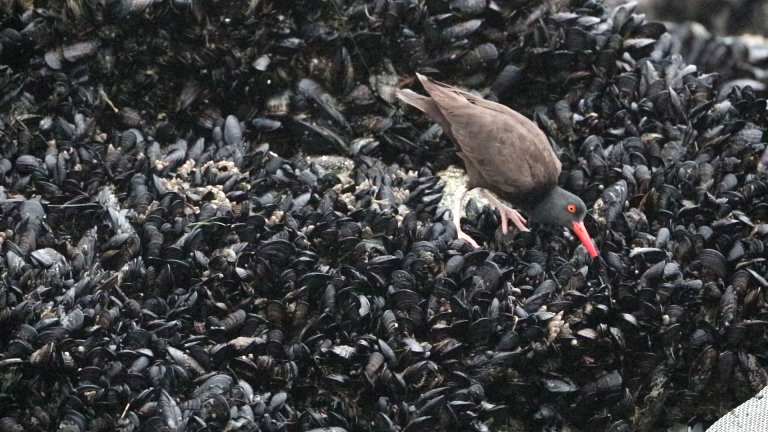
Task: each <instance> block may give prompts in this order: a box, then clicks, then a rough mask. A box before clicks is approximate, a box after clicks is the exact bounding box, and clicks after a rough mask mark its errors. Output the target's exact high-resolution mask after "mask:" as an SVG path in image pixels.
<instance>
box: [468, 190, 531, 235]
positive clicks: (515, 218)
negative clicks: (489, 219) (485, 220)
mask: <svg viewBox="0 0 768 432" xmlns="http://www.w3.org/2000/svg"><path fill="white" fill-rule="evenodd" d="M480 193H481V194H482V195H483V196H484V197H485V198H486V199H487V200H488V201H489V202H490V203H491V205H492V206H494V207H496V209H497V210H498V211H499V213H501V232H503V233H504V234H506V233H507V219H511V220H512V223H514V224H515V226H516V227H517V229H519V230H520V231H530V230H529V229H528V228H527V227H526V226H525V223H526V222H527V221H526V220H525V218H523V215H521V214H520V213H518V212H517V210H514V209H511V208H509V207H507V206H506V205H504V204H502V203H501V201H499V200H497V199H496V197H495V196H493V194H491V193H490V192H488V191H487V190H485V189H480Z"/></svg>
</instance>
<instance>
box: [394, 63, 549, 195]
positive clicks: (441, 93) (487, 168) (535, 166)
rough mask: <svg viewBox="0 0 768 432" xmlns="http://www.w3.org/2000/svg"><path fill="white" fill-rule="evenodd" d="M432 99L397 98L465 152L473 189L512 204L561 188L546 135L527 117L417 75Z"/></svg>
mask: <svg viewBox="0 0 768 432" xmlns="http://www.w3.org/2000/svg"><path fill="white" fill-rule="evenodd" d="M418 77H419V79H420V80H421V82H422V84H423V86H424V89H425V90H426V91H427V92H428V93H429V96H421V95H418V94H416V93H414V92H411V91H409V90H406V91H401V92H399V93H398V97H399V98H400V99H402V100H404V101H405V102H406V103H408V104H410V105H413V106H415V107H417V108H419V109H420V110H422V111H424V112H425V113H426V114H427V115H428V116H429V117H430V118H432V120H434V121H435V122H436V123H438V124H439V125H440V126H441V127H442V128H443V131H445V133H446V134H447V135H448V136H449V137H450V138H451V140H452V141H454V142H455V143H456V144H457V145H458V146H459V148H460V149H461V152H460V153H459V156H460V157H461V158H462V159H463V160H464V162H465V164H466V168H467V172H468V173H469V176H470V186H471V187H483V188H486V189H489V190H491V191H493V192H495V193H497V194H498V195H500V196H502V197H505V198H506V199H508V200H510V201H512V202H513V203H514V201H519V200H520V199H523V198H529V197H526V195H529V194H532V193H535V192H536V191H539V190H546V189H549V188H551V187H554V186H555V185H556V184H557V180H558V177H559V175H560V170H561V167H562V165H561V163H560V160H559V159H558V157H557V155H556V154H555V152H554V150H553V149H552V146H551V145H550V144H549V141H548V140H547V137H546V135H544V132H542V131H541V129H539V128H538V126H536V124H535V123H533V122H532V121H530V120H529V119H528V118H526V117H525V116H523V115H522V114H520V113H518V112H516V111H514V110H512V109H510V108H508V107H506V106H504V105H501V104H498V103H495V102H491V101H487V100H485V99H482V98H480V97H477V96H475V95H472V94H470V93H467V92H464V91H461V90H459V89H457V88H455V87H452V86H449V85H447V84H443V83H439V82H436V81H433V80H431V79H429V78H427V77H424V76H422V75H418Z"/></svg>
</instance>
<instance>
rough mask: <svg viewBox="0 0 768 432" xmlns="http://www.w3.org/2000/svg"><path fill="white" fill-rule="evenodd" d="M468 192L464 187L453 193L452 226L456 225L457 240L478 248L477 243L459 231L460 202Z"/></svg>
mask: <svg viewBox="0 0 768 432" xmlns="http://www.w3.org/2000/svg"><path fill="white" fill-rule="evenodd" d="M467 192H468V190H467V187H466V186H463V185H462V186H459V187H458V188H457V189H456V191H455V192H454V193H453V224H454V225H456V234H457V236H458V238H460V239H462V240H465V241H466V242H467V243H469V244H471V245H472V246H473V247H476V248H479V247H480V246H479V245H478V244H477V242H476V241H475V240H474V239H473V238H472V237H470V236H469V235H468V234H466V233H464V231H462V230H461V202H462V201H463V200H464V195H466V194H467Z"/></svg>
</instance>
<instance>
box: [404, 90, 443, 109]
mask: <svg viewBox="0 0 768 432" xmlns="http://www.w3.org/2000/svg"><path fill="white" fill-rule="evenodd" d="M395 95H396V96H397V98H398V99H400V100H401V101H403V102H405V103H407V104H408V105H412V106H415V107H416V108H418V109H420V110H422V111H424V112H425V113H427V114H429V111H430V109H431V108H432V106H433V105H434V104H435V103H434V102H433V101H432V98H430V97H428V96H422V95H420V94H418V93H416V92H414V91H413V90H398V91H397V93H396V94H395ZM435 108H437V107H435Z"/></svg>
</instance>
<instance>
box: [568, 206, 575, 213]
mask: <svg viewBox="0 0 768 432" xmlns="http://www.w3.org/2000/svg"><path fill="white" fill-rule="evenodd" d="M568 211H569V212H571V213H576V206H575V205H574V204H568Z"/></svg>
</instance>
